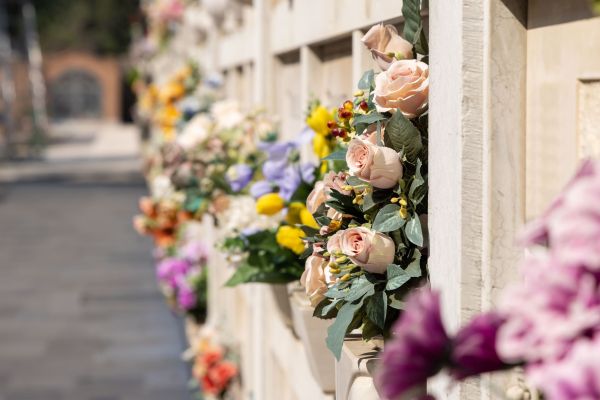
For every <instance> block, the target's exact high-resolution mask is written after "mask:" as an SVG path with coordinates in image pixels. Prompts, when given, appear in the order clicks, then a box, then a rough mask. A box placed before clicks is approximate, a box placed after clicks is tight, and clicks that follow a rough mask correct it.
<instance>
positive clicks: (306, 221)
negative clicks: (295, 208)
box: [300, 207, 319, 229]
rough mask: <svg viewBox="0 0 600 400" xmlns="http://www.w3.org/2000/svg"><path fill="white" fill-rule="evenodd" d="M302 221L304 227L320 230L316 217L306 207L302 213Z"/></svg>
mask: <svg viewBox="0 0 600 400" xmlns="http://www.w3.org/2000/svg"><path fill="white" fill-rule="evenodd" d="M300 221H301V222H302V225H306V226H310V227H311V228H315V229H319V224H317V221H316V220H315V217H313V215H312V214H311V213H310V211H308V209H307V208H306V207H304V209H303V210H302V211H300Z"/></svg>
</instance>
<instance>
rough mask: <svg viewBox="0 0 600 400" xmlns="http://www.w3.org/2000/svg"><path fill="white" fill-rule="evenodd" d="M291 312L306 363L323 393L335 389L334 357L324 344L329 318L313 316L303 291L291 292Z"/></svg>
mask: <svg viewBox="0 0 600 400" xmlns="http://www.w3.org/2000/svg"><path fill="white" fill-rule="evenodd" d="M291 304H292V313H293V319H294V330H295V331H296V333H297V334H298V336H299V338H300V340H301V341H302V344H303V345H304V350H305V352H306V357H307V359H308V365H309V367H310V370H311V372H312V374H313V376H314V378H315V380H316V381H317V382H318V383H319V385H320V386H321V390H323V392H325V393H333V392H334V391H335V359H334V358H333V355H332V354H331V352H330V351H329V349H328V348H327V345H326V344H325V338H326V337H327V328H328V327H329V325H331V322H332V321H331V320H323V319H319V318H316V317H313V311H314V309H313V307H312V306H311V305H310V300H309V299H308V297H307V296H306V293H304V291H298V290H295V291H292V292H291Z"/></svg>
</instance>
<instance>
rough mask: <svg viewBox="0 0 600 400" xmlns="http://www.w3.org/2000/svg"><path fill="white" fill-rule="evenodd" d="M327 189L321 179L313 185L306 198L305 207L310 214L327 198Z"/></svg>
mask: <svg viewBox="0 0 600 400" xmlns="http://www.w3.org/2000/svg"><path fill="white" fill-rule="evenodd" d="M327 193H328V189H327V187H325V184H324V183H323V181H317V183H315V187H314V188H313V190H312V191H311V192H310V194H309V195H308V197H307V198H306V208H307V209H308V211H309V212H310V213H311V214H314V213H316V212H317V210H318V209H319V207H321V204H323V203H325V202H326V201H327V198H328V194H327Z"/></svg>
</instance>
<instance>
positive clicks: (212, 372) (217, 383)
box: [201, 361, 238, 395]
mask: <svg viewBox="0 0 600 400" xmlns="http://www.w3.org/2000/svg"><path fill="white" fill-rule="evenodd" d="M237 373H238V370H237V367H236V365H235V364H233V363H232V362H229V361H222V362H219V363H217V364H214V365H213V366H212V367H211V368H209V369H208V371H206V375H204V376H203V377H202V380H201V383H202V392H203V393H206V394H211V395H219V394H221V393H222V392H223V391H224V390H225V389H226V388H227V386H228V385H229V384H230V383H231V380H232V379H233V378H234V377H235V376H236V375H237Z"/></svg>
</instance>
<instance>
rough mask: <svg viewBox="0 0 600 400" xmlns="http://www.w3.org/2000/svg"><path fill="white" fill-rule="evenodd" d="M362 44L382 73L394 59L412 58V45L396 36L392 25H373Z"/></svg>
mask: <svg viewBox="0 0 600 400" xmlns="http://www.w3.org/2000/svg"><path fill="white" fill-rule="evenodd" d="M362 42H363V44H364V45H365V46H366V47H367V49H369V51H370V52H371V56H373V59H374V60H375V61H376V62H377V65H379V68H381V70H382V71H385V70H387V69H388V68H389V67H390V65H391V64H392V62H393V61H394V60H395V59H406V58H412V56H413V54H412V48H413V45H412V44H411V43H410V42H409V41H407V40H405V39H404V38H402V37H401V36H400V35H398V31H397V30H396V27H395V26H394V25H383V24H379V25H374V26H372V27H371V29H369V31H368V32H367V33H366V34H365V36H363V38H362Z"/></svg>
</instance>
